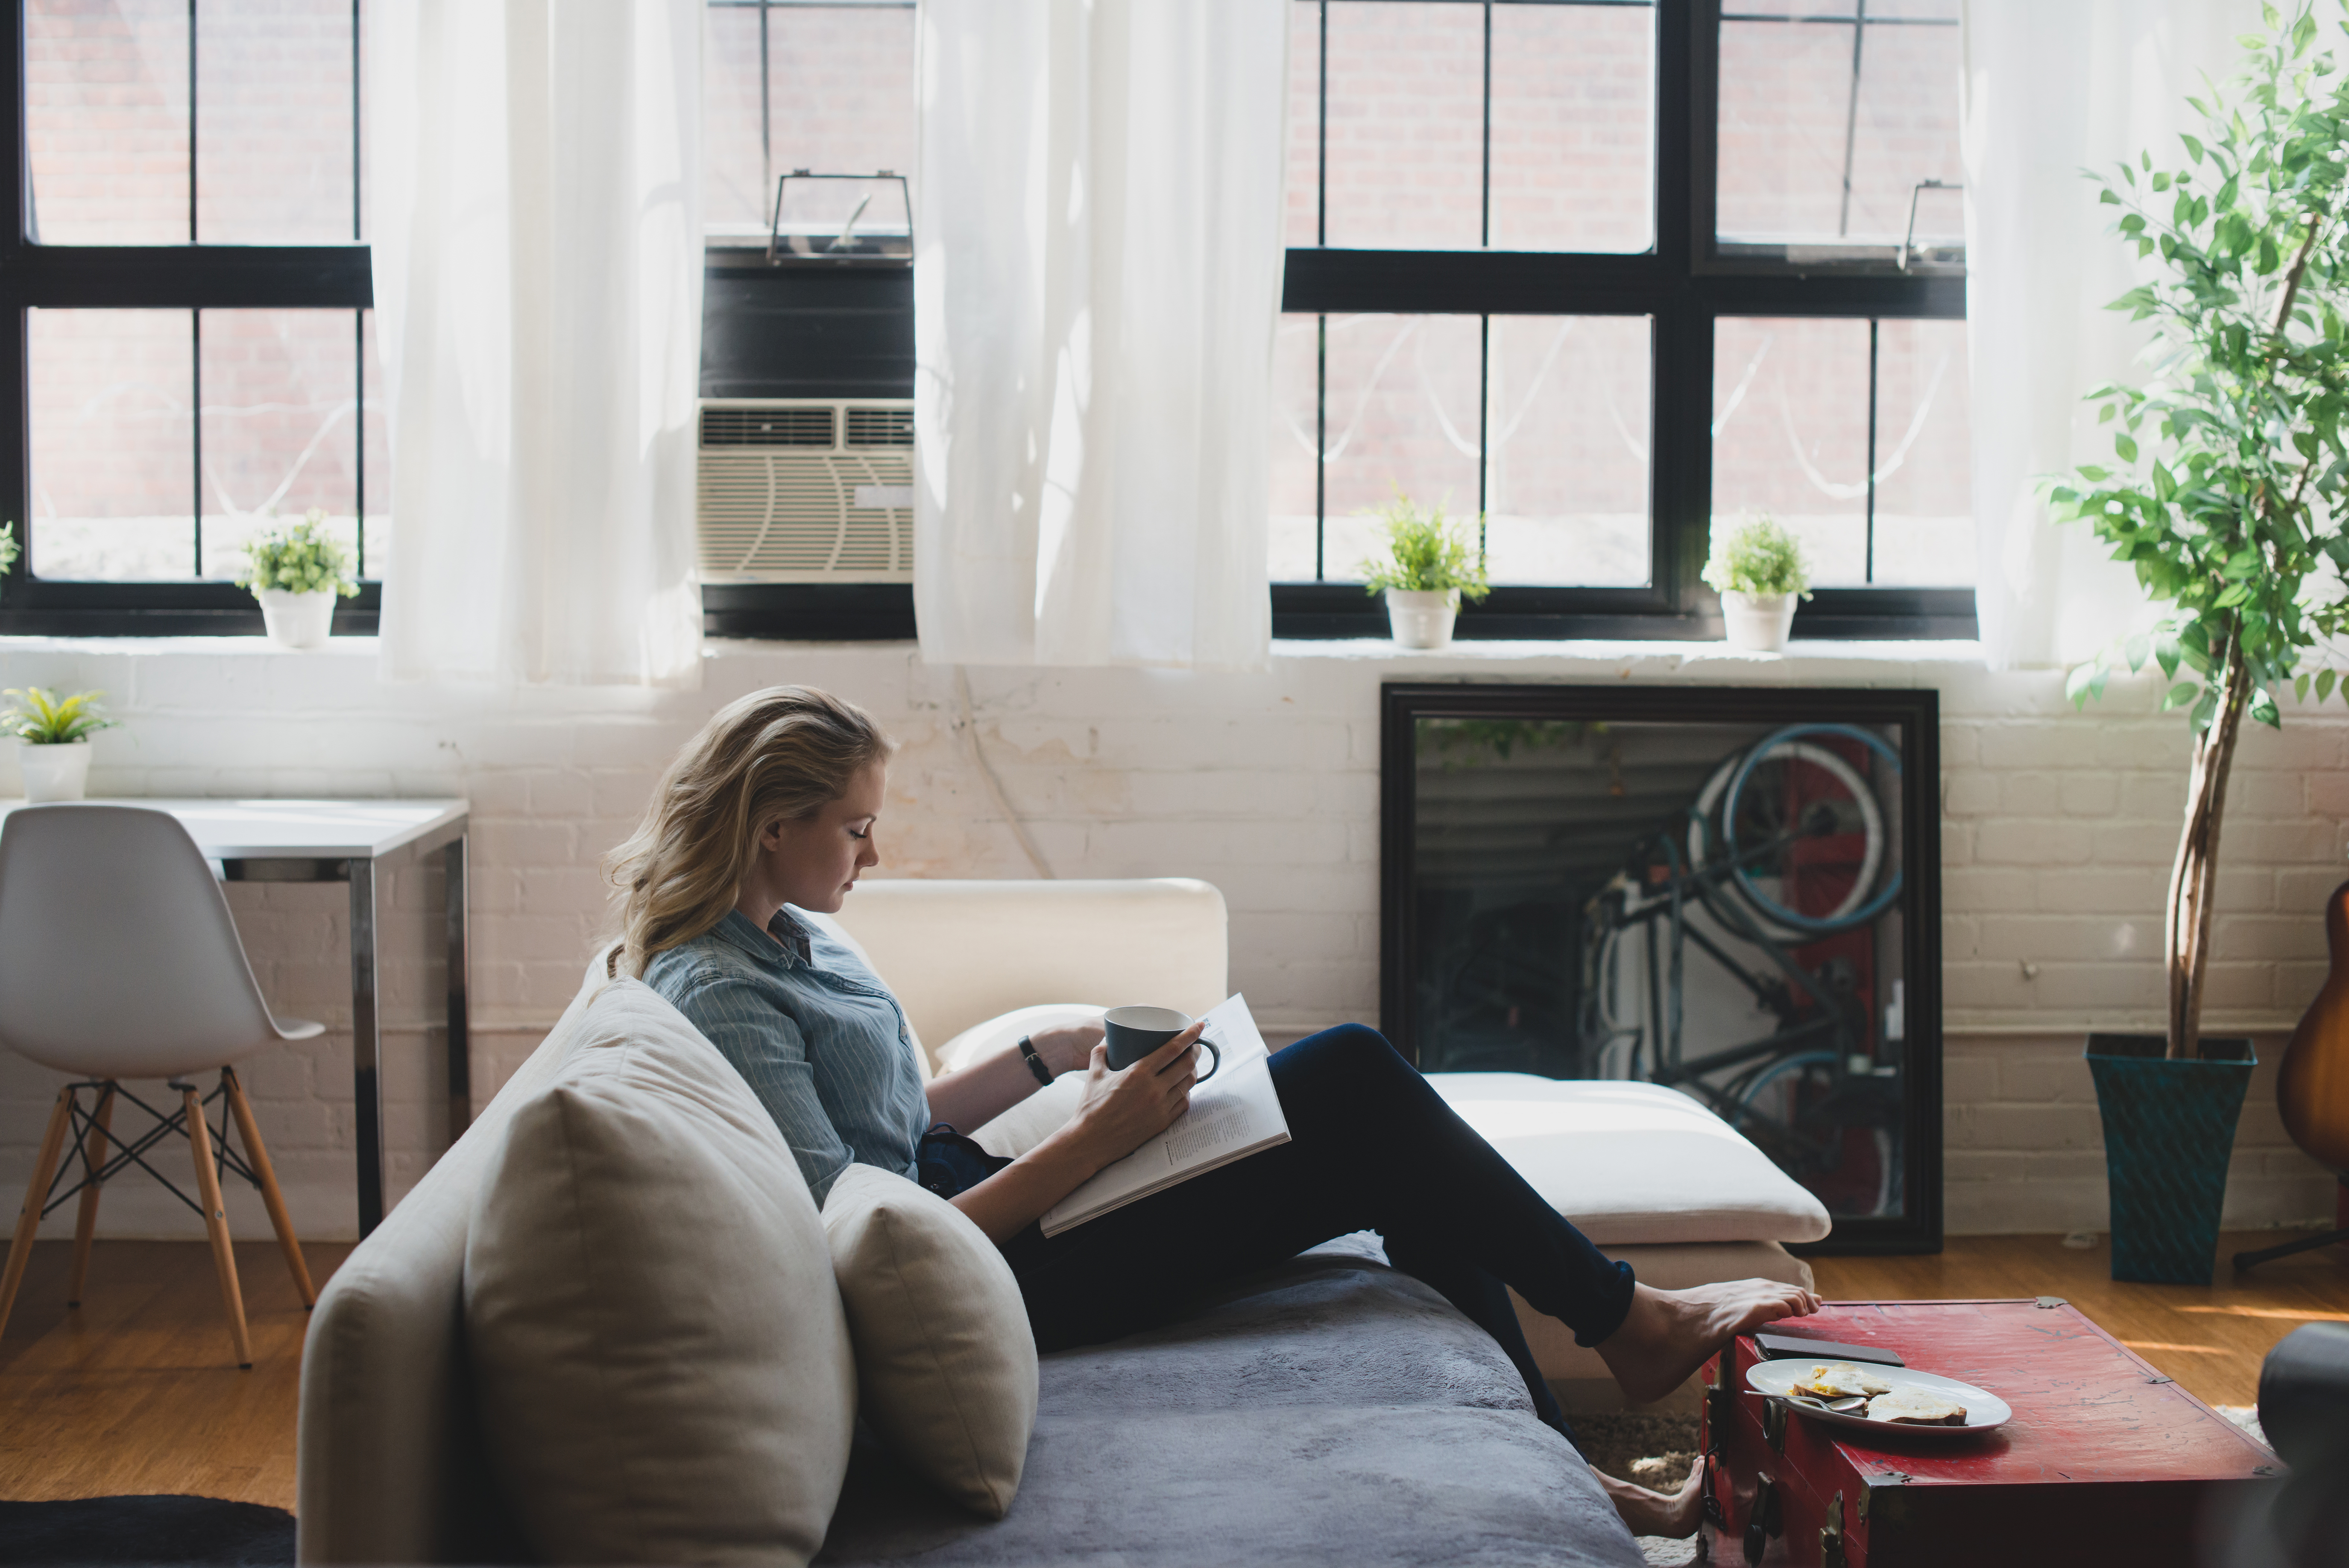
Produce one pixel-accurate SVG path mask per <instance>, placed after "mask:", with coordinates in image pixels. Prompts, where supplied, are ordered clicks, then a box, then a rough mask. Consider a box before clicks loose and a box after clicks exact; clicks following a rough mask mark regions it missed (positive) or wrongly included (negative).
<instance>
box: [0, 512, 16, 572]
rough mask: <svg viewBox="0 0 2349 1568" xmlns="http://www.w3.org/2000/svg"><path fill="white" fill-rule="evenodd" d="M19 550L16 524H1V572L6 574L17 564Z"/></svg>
mask: <svg viewBox="0 0 2349 1568" xmlns="http://www.w3.org/2000/svg"><path fill="white" fill-rule="evenodd" d="M19 548H20V546H19V545H17V543H16V524H14V523H0V572H5V571H6V570H7V569H8V568H9V567H11V566H15V565H16V554H17V551H18V549H19Z"/></svg>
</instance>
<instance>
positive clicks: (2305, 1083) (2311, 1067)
mask: <svg viewBox="0 0 2349 1568" xmlns="http://www.w3.org/2000/svg"><path fill="white" fill-rule="evenodd" d="M2324 939H2325V942H2326V944H2327V945H2328V947H2329V948H2330V950H2331V951H2332V954H2333V972H2332V973H2330V974H2329V975H2327V976H2325V979H2324V988H2323V990H2322V991H2319V992H2317V993H2316V1000H2315V1001H2314V1002H2310V1003H2309V1004H2308V1011H2307V1012H2306V1013H2304V1014H2302V1017H2301V1020H2300V1027H2299V1028H2297V1029H2295V1030H2293V1031H2292V1044H2290V1045H2288V1046H2286V1047H2285V1048H2284V1054H2283V1064H2282V1067H2281V1068H2279V1069H2278V1071H2277V1073H2276V1108H2277V1109H2278V1110H2280V1111H2282V1113H2283V1125H2284V1130H2285V1131H2286V1132H2289V1133H2290V1134H2292V1142H2294V1143H2296V1144H2298V1145H2299V1146H2300V1147H2302V1149H2304V1150H2305V1151H2306V1152H2307V1153H2308V1154H2309V1155H2310V1157H2311V1158H2314V1159H2315V1160H2316V1161H2317V1162H2318V1163H2320V1164H2322V1165H2324V1166H2326V1167H2328V1168H2331V1169H2333V1170H2334V1171H2336V1172H2344V1173H2349V882H2344V883H2343V884H2342V885H2341V886H2340V887H2338V888H2334V889H2333V893H2332V896H2331V897H2330V898H2326V899H2325V900H2324Z"/></svg>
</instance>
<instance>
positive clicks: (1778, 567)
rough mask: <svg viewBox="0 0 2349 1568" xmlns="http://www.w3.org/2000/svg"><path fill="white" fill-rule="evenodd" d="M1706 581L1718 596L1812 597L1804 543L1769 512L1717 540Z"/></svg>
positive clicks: (1748, 520) (1733, 529)
mask: <svg viewBox="0 0 2349 1568" xmlns="http://www.w3.org/2000/svg"><path fill="white" fill-rule="evenodd" d="M1704 580H1705V583H1706V585H1707V586H1708V587H1711V588H1712V589H1713V591H1714V592H1716V593H1723V594H1746V595H1749V596H1752V597H1756V598H1769V597H1775V596H1776V595H1779V594H1800V595H1802V596H1803V597H1805V598H1809V597H1811V573H1810V568H1809V567H1808V566H1806V565H1805V564H1804V562H1803V546H1802V545H1801V543H1800V542H1799V541H1798V540H1796V539H1795V536H1794V535H1792V534H1789V533H1788V532H1786V530H1785V528H1784V527H1783V526H1781V525H1780V524H1779V522H1778V520H1777V519H1776V518H1775V517H1773V516H1771V515H1770V514H1768V513H1766V512H1764V514H1762V515H1760V516H1759V517H1750V518H1748V519H1746V520H1745V521H1744V522H1743V523H1740V524H1738V525H1737V526H1736V527H1734V528H1732V529H1731V530H1730V531H1729V532H1728V533H1727V534H1725V535H1716V536H1715V537H1714V539H1713V559H1711V560H1709V561H1707V562H1706V563H1705V564H1704Z"/></svg>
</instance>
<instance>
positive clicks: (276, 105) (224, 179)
mask: <svg viewBox="0 0 2349 1568" xmlns="http://www.w3.org/2000/svg"><path fill="white" fill-rule="evenodd" d="M196 15H197V18H198V20H197V32H196V237H197V238H198V239H199V240H201V241H202V243H204V244H212V245H218V244H335V243H336V242H339V241H347V240H349V239H351V238H352V237H353V233H354V231H353V226H352V225H353V219H354V214H353V213H352V210H351V6H350V0H203V4H202V6H201V7H200V8H199V10H198V11H197V13H196Z"/></svg>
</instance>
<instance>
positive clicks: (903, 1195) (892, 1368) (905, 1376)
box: [823, 1165, 1036, 1519]
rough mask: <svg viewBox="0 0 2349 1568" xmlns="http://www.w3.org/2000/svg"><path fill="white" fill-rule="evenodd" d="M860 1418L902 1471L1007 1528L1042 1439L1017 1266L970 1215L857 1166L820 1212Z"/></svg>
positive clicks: (892, 1176) (889, 1175) (898, 1179)
mask: <svg viewBox="0 0 2349 1568" xmlns="http://www.w3.org/2000/svg"><path fill="white" fill-rule="evenodd" d="M823 1233H824V1239H825V1240H826V1241H828V1242H830V1243H831V1246H832V1270H833V1279H834V1280H835V1281H837V1282H838V1283H839V1286H840V1300H841V1304H842V1305H843V1307H845V1308H846V1309H847V1312H848V1336H849V1338H850V1340H851V1341H852V1342H853V1343H854V1345H855V1347H856V1386H857V1412H858V1414H860V1415H861V1416H863V1417H864V1419H865V1421H866V1423H867V1424H868V1425H870V1426H871V1427H872V1428H873V1429H874V1431H876V1432H878V1433H879V1434H880V1435H881V1437H882V1438H883V1439H884V1440H885V1441H886V1442H887V1443H888V1444H889V1445H890V1447H892V1448H893V1449H895V1450H896V1451H897V1455H898V1457H899V1458H901V1459H904V1460H905V1462H906V1463H907V1464H908V1465H910V1466H912V1467H913V1468H914V1469H916V1470H917V1471H918V1472H920V1473H921V1474H922V1475H925V1476H926V1477H928V1478H929V1479H930V1480H932V1481H934V1482H935V1483H936V1485H937V1487H938V1488H939V1490H942V1491H944V1492H945V1493H946V1494H947V1496H949V1497H951V1498H953V1499H955V1500H956V1501H958V1502H960V1503H962V1504H964V1505H965V1506H966V1507H968V1508H970V1509H973V1510H975V1511H978V1512H979V1513H982V1514H984V1515H986V1516H987V1517H988V1518H989V1519H1000V1518H1002V1517H1003V1513H1004V1511H1005V1510H1006V1509H1008V1508H1009V1507H1010V1506H1011V1499H1012V1497H1013V1495H1014V1494H1015V1493H1017V1492H1018V1491H1019V1471H1020V1467H1021V1466H1023V1465H1025V1464H1026V1463H1027V1461H1028V1436H1029V1434H1030V1432H1031V1431H1033V1430H1034V1429H1035V1427H1036V1339H1035V1335H1034V1334H1032V1333H1030V1330H1029V1327H1028V1308H1027V1305H1026V1303H1024V1302H1022V1301H1021V1300H1020V1296H1019V1281H1018V1280H1015V1279H1013V1278H1012V1277H1011V1265H1010V1264H1009V1263H1007V1262H1004V1261H1003V1254H1002V1253H1001V1252H1000V1251H998V1250H997V1249H996V1245H995V1243H994V1242H992V1241H988V1239H987V1235H986V1232H984V1231H981V1230H979V1228H978V1226H977V1225H974V1224H972V1223H971V1222H970V1220H968V1219H966V1218H965V1217H964V1216H963V1213H962V1210H958V1209H957V1208H956V1207H955V1206H954V1205H953V1204H951V1203H949V1202H947V1200H946V1199H943V1198H940V1197H938V1196H937V1195H936V1194H935V1193H931V1192H927V1191H925V1190H924V1189H922V1188H921V1187H920V1186H918V1185H917V1184H916V1183H914V1182H911V1181H908V1180H906V1179H905V1178H904V1177H902V1176H899V1175H897V1174H896V1173H895V1172H894V1171H887V1170H882V1169H880V1168H877V1167H874V1166H870V1165H852V1166H850V1167H849V1168H847V1169H846V1170H843V1171H842V1172H841V1173H840V1177H839V1179H837V1180H836V1181H834V1182H833V1184H832V1190H831V1192H829V1193H827V1194H826V1195H825V1197H824V1200H823Z"/></svg>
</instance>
